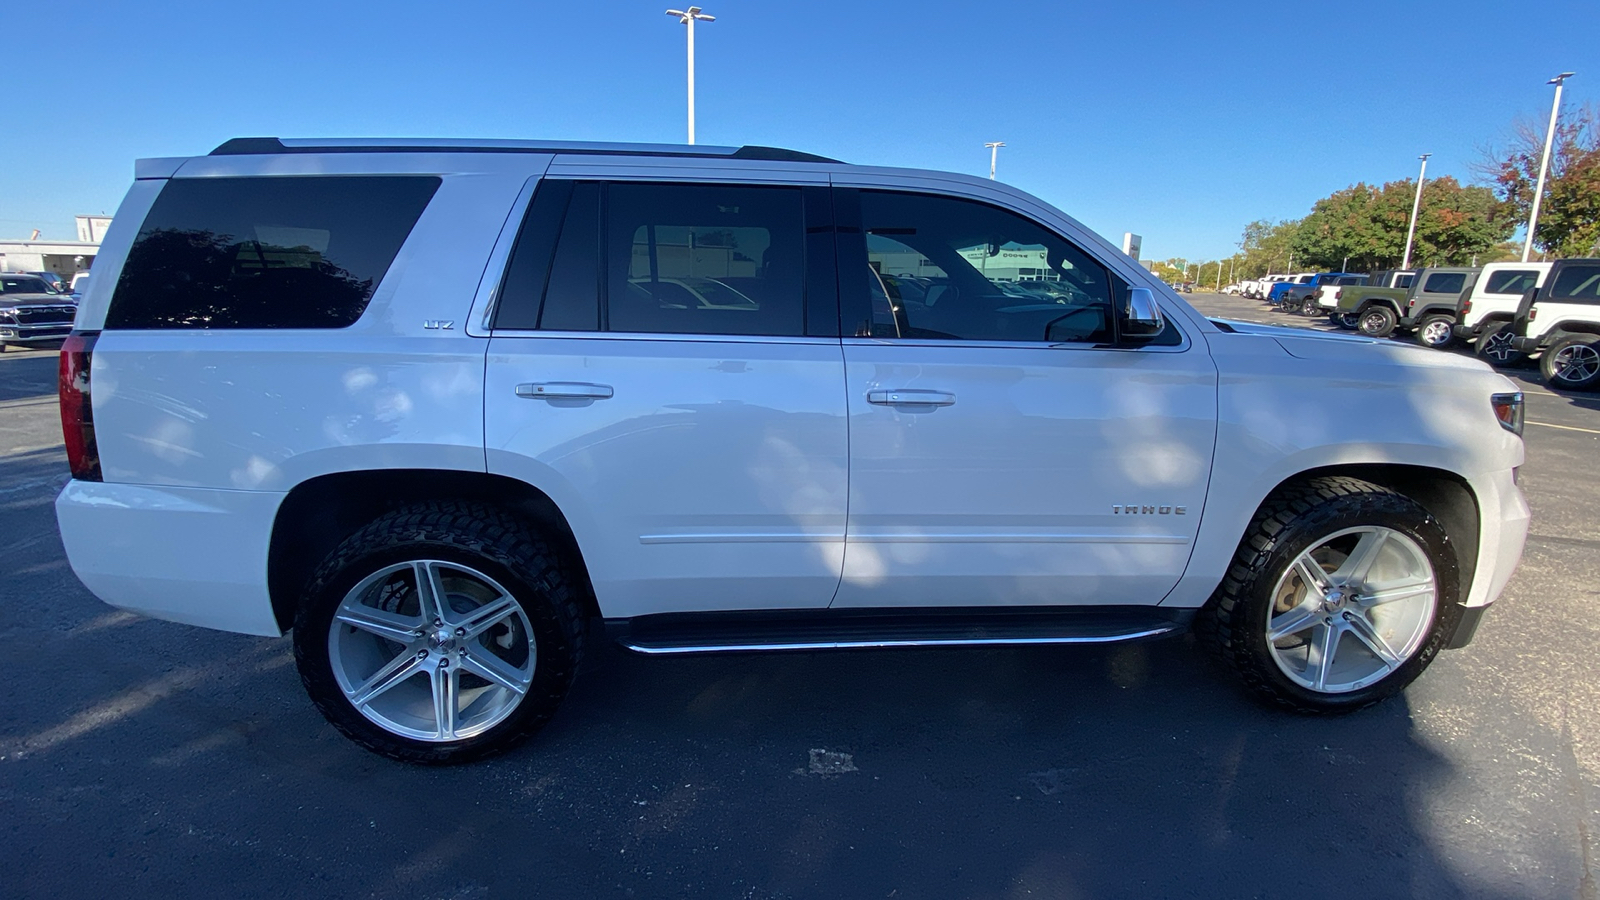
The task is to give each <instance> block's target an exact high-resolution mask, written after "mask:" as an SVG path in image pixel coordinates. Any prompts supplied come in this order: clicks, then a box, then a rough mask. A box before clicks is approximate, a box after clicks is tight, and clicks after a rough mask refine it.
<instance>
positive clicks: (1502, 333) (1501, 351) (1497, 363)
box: [1472, 322, 1528, 369]
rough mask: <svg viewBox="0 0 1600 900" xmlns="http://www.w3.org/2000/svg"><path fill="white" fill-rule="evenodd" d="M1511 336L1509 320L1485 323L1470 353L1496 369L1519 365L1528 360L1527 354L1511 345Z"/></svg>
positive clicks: (1513, 335)
mask: <svg viewBox="0 0 1600 900" xmlns="http://www.w3.org/2000/svg"><path fill="white" fill-rule="evenodd" d="M1513 337H1515V334H1514V333H1513V332H1512V331H1511V323H1510V322H1495V323H1493V324H1491V325H1485V326H1483V331H1481V332H1479V333H1478V340H1477V342H1476V343H1474V344H1473V345H1472V353H1473V355H1474V356H1476V357H1478V358H1479V359H1481V360H1483V361H1484V362H1486V363H1488V364H1489V365H1491V366H1494V367H1495V368H1497V369H1509V368H1511V367H1512V366H1520V365H1522V364H1524V363H1526V362H1527V361H1528V354H1526V353H1523V352H1522V351H1520V350H1518V349H1516V348H1515V347H1513V346H1511V339H1512V338H1513Z"/></svg>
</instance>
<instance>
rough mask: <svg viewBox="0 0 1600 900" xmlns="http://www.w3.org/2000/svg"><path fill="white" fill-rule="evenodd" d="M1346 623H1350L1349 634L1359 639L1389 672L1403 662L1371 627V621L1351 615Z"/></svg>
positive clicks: (1360, 616)
mask: <svg viewBox="0 0 1600 900" xmlns="http://www.w3.org/2000/svg"><path fill="white" fill-rule="evenodd" d="M1346 621H1347V622H1349V623H1350V633H1351V634H1354V635H1355V636H1356V637H1357V638H1359V639H1360V641H1361V643H1363V644H1366V645H1367V648H1368V649H1370V650H1371V651H1372V653H1373V655H1374V656H1376V657H1378V659H1379V660H1381V661H1382V662H1383V664H1384V665H1385V666H1386V667H1388V668H1389V669H1390V670H1393V669H1396V668H1399V666H1400V664H1401V663H1402V662H1405V660H1403V659H1401V658H1400V654H1398V653H1396V652H1394V648H1393V647H1390V646H1389V642H1388V641H1386V640H1384V639H1383V635H1381V634H1379V633H1378V630H1377V629H1376V628H1374V627H1372V622H1371V620H1369V619H1368V618H1367V617H1366V616H1363V615H1360V614H1351V616H1350V617H1349V618H1348V619H1346Z"/></svg>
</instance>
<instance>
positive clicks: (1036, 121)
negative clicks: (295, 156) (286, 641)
mask: <svg viewBox="0 0 1600 900" xmlns="http://www.w3.org/2000/svg"><path fill="white" fill-rule="evenodd" d="M704 2H706V11H707V12H709V13H712V14H714V15H716V16H717V21H716V22H715V23H713V24H709V25H702V26H700V29H699V31H698V34H697V39H698V44H699V54H698V56H699V65H698V70H699V85H700V90H699V99H698V107H699V122H698V132H699V133H698V138H699V140H700V142H701V143H703V144H734V145H738V144H769V145H775V146H784V147H792V148H795V149H801V150H807V151H811V152H815V153H821V154H824V155H828V156H833V157H837V158H840V159H844V160H847V161H850V162H860V163H872V164H881V165H902V166H915V167H921V168H935V169H948V170H955V171H964V172H970V173H973V174H986V173H987V169H988V152H987V151H986V150H985V149H984V147H983V144H984V142H985V141H991V140H1003V141H1005V142H1006V143H1007V146H1006V148H1005V149H1003V150H1001V151H1000V153H1001V156H1000V177H1001V179H1002V180H1004V181H1008V182H1010V183H1012V184H1015V185H1017V186H1019V187H1021V188H1023V189H1025V190H1028V191H1031V192H1033V193H1035V194H1037V195H1039V196H1041V197H1043V198H1044V199H1046V200H1048V201H1049V202H1051V203H1053V204H1055V205H1056V206H1059V207H1061V208H1062V209H1064V210H1065V211H1067V212H1068V213H1070V214H1072V215H1073V216H1075V217H1077V218H1078V219H1080V220H1082V221H1083V222H1084V223H1085V224H1087V225H1088V226H1090V227H1091V228H1094V229H1095V230H1097V231H1099V232H1101V233H1102V234H1105V235H1107V236H1108V237H1110V238H1112V239H1113V240H1114V241H1117V240H1120V236H1121V233H1122V232H1123V231H1128V230H1132V231H1136V232H1139V233H1141V234H1143V235H1144V255H1145V256H1146V257H1157V258H1165V257H1168V256H1183V257H1189V258H1195V257H1208V258H1209V257H1217V256H1222V255H1226V254H1228V253H1230V252H1232V249H1233V243H1234V242H1235V241H1237V240H1238V237H1239V232H1240V231H1241V230H1242V228H1243V226H1244V225H1245V224H1246V223H1247V222H1249V221H1250V220H1252V219H1257V218H1271V219H1277V218H1292V217H1298V216H1300V215H1303V214H1305V212H1306V211H1307V210H1308V209H1309V207H1310V204H1311V203H1312V202H1313V201H1314V200H1316V199H1317V198H1318V197H1322V196H1325V195H1326V194H1328V193H1329V192H1331V191H1334V190H1337V189H1339V188H1342V187H1345V186H1347V185H1349V184H1351V183H1354V182H1356V181H1361V180H1366V181H1377V182H1382V181H1386V180H1394V179H1400V178H1406V177H1411V176H1413V175H1414V174H1415V171H1416V157H1417V154H1419V153H1422V152H1432V153H1433V154H1434V156H1433V159H1432V160H1431V161H1430V163H1429V176H1430V177H1432V176H1434V175H1455V176H1456V177H1458V178H1462V179H1463V180H1466V179H1469V178H1470V177H1471V171H1470V168H1469V167H1470V165H1471V163H1472V162H1473V161H1474V160H1475V159H1477V158H1478V156H1479V151H1480V148H1481V147H1483V146H1485V145H1488V144H1493V143H1495V142H1496V141H1499V140H1503V138H1504V135H1505V133H1506V131H1507V130H1508V128H1509V126H1510V124H1511V122H1512V121H1513V120H1514V119H1515V118H1516V117H1518V116H1525V117H1529V118H1533V119H1537V121H1538V122H1540V123H1541V124H1542V123H1543V121H1544V117H1545V115H1546V114H1547V112H1548V109H1549V104H1550V91H1551V89H1550V88H1548V87H1546V86H1545V84H1544V82H1545V80H1546V79H1547V78H1549V77H1550V76H1551V75H1553V74H1555V73H1557V72H1559V71H1562V70H1576V71H1577V72H1578V76H1577V77H1576V78H1575V79H1573V80H1572V81H1570V82H1569V83H1568V86H1567V98H1568V104H1569V108H1570V106H1571V105H1575V104H1582V103H1587V102H1600V65H1596V64H1595V63H1596V61H1597V60H1600V56H1597V55H1596V54H1595V52H1594V48H1595V35H1596V34H1597V33H1600V3H1596V2H1594V0H1581V2H1580V0H1548V2H1544V3H1540V4H1538V5H1537V6H1534V5H1515V4H1509V3H1504V2H1471V0H1441V2H1421V0H1411V2H1408V0H1387V2H1371V0H1348V2H1337V3H1323V2H1296V3H1288V4H1284V3H1279V2H1257V0H1246V2H1239V3H1235V4H1232V5H1225V4H1224V5H1218V4H1197V3H1170V2H1157V0H1147V2H1115V3H1103V2H1102V3H1079V2H1073V3H1066V2H1034V0H1014V2H990V3H970V2H969V3H949V2H936V0H923V2H909V0H895V2H876V3H859V2H858V3H844V2H834V0H812V2H810V3H806V4H798V3H786V4H776V3H771V2H763V0H704ZM670 5H673V4H669V3H665V2H660V0H650V2H645V0H590V2H580V3H571V2H569V3H562V4H552V3H542V2H538V0H522V2H518V3H490V2H475V0H456V2H454V3H449V4H444V3H430V4H423V3H411V2H404V0H389V2H384V3H365V2H361V3H357V2H342V0H323V2H320V3H304V2H298V0H293V2H277V3H270V4H218V3H186V2H164V3H161V4H156V3H151V2H145V3H139V4H134V3H125V4H116V5H113V4H109V3H108V4H75V3H72V4H69V3H28V4H24V3H20V2H19V3H15V4H9V8H8V9H7V12H6V24H7V26H8V27H7V29H6V30H7V32H8V34H10V35H11V36H12V39H11V40H10V41H8V53H7V55H8V57H9V62H10V63H11V65H10V66H8V70H9V71H10V72H11V82H10V84H11V89H10V90H11V95H12V97H13V98H14V99H13V101H12V104H11V105H10V109H9V110H8V115H7V117H6V118H7V120H8V122H9V125H10V127H9V128H6V129H5V130H4V132H5V136H4V138H3V139H0V236H4V237H25V236H26V235H27V234H28V231H29V230H30V229H32V228H39V229H42V230H43V231H44V236H45V237H47V238H52V237H53V238H68V239H70V238H71V237H73V233H72V215H73V214H74V213H99V212H107V213H109V212H113V211H114V210H115V208H116V205H117V203H118V202H119V201H120V199H121V197H122V193H123V192H124V191H125V190H126V188H127V185H128V182H129V180H130V179H131V178H132V160H133V159H135V158H137V157H142V156H187V155H195V154H201V153H205V152H207V151H208V150H210V149H211V148H212V147H213V146H215V145H216V144H218V143H220V142H221V141H223V140H224V139H226V138H229V137H233V136H241V135H278V136H285V137H289V136H313V137H315V136H357V135H359V136H369V135H379V136H451V137H508V138H554V139H572V140H618V141H670V142H678V141H682V140H683V136H684V96H683V94H684V89H683V79H684V72H683V69H684V59H683V57H684V46H683V45H684V41H683V26H681V25H678V24H676V22H675V21H674V20H672V19H669V18H668V17H667V16H665V15H664V14H663V10H665V9H666V8H667V7H668V6H670ZM1535 9H1537V10H1538V11H1539V12H1540V13H1542V14H1543V16H1544V19H1543V21H1542V22H1534V21H1531V20H1530V19H1529V18H1527V17H1526V16H1524V15H1521V14H1520V13H1522V12H1525V11H1532V10H1535ZM19 35H25V36H27V37H28V39H27V40H20V39H18V36H19ZM47 44H48V45H49V49H47ZM1586 69H1588V71H1585V70H1586ZM29 98H31V99H32V100H33V102H32V103H31V104H30V103H29V102H28V99H29Z"/></svg>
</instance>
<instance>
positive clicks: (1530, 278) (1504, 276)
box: [1483, 269, 1539, 295]
mask: <svg viewBox="0 0 1600 900" xmlns="http://www.w3.org/2000/svg"><path fill="white" fill-rule="evenodd" d="M1538 281H1539V273H1538V272H1529V271H1526V270H1517V269H1506V270H1503V271H1500V272H1492V273H1490V275H1489V281H1488V282H1487V283H1486V284H1484V286H1483V292H1484V293H1485V294H1519V295H1520V294H1522V293H1524V292H1525V291H1529V290H1532V289H1533V288H1534V287H1536V286H1537V282H1538Z"/></svg>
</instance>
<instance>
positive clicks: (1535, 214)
mask: <svg viewBox="0 0 1600 900" xmlns="http://www.w3.org/2000/svg"><path fill="white" fill-rule="evenodd" d="M1574 74H1575V73H1573V72H1562V73H1561V74H1560V75H1557V76H1556V77H1554V78H1552V79H1550V80H1549V81H1546V82H1545V84H1553V85H1555V86H1556V100H1555V102H1554V103H1552V104H1551V105H1550V128H1549V129H1548V130H1547V131H1545V133H1544V158H1543V159H1541V160H1539V184H1538V186H1537V187H1535V188H1534V189H1533V210H1532V211H1531V212H1529V213H1528V236H1527V237H1525V238H1523V239H1522V261H1523V262H1527V261H1528V254H1530V253H1532V252H1533V230H1534V229H1535V228H1538V227H1539V201H1540V200H1543V199H1544V177H1545V175H1546V174H1547V173H1549V171H1550V145H1551V144H1554V143H1555V140H1556V118H1557V117H1558V116H1560V115H1561V86H1562V85H1563V84H1564V83H1566V80H1567V79H1568V78H1571V77H1572V76H1573V75H1574Z"/></svg>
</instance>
